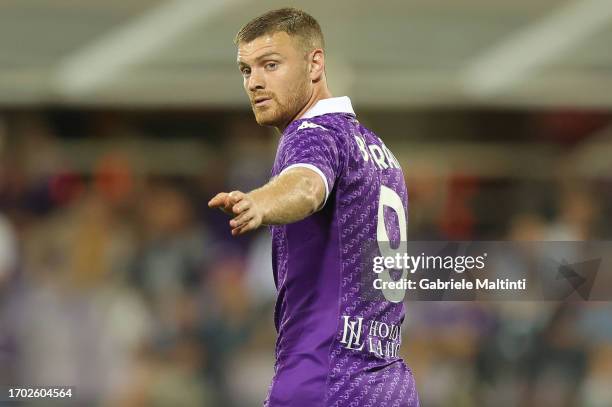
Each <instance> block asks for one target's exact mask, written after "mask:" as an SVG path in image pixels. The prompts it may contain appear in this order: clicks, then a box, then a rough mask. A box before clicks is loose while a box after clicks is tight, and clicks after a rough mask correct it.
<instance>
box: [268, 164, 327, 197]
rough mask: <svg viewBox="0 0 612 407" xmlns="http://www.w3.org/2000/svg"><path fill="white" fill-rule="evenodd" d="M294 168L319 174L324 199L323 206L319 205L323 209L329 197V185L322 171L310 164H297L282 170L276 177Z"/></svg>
mask: <svg viewBox="0 0 612 407" xmlns="http://www.w3.org/2000/svg"><path fill="white" fill-rule="evenodd" d="M296 167H302V168H308V169H309V170H312V171H314V172H316V173H317V174H319V176H320V177H321V178H322V179H323V183H324V184H325V199H324V200H323V205H321V207H324V206H325V203H326V202H327V198H328V197H329V184H328V183H327V177H326V176H325V174H323V171H321V170H320V169H319V168H318V167H316V166H314V165H312V164H308V163H297V164H291V165H290V166H288V167H287V168H285V169H284V170H282V171H281V172H280V174H278V175H281V174H282V173H283V172H285V171H287V170H290V169H291V168H296Z"/></svg>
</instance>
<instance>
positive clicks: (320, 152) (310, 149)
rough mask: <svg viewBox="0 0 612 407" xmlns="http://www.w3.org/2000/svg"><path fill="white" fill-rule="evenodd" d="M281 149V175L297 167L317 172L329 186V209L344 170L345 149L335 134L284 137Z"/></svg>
mask: <svg viewBox="0 0 612 407" xmlns="http://www.w3.org/2000/svg"><path fill="white" fill-rule="evenodd" d="M279 147H280V148H279V151H278V158H279V164H280V167H279V169H280V172H279V175H280V174H282V173H283V172H285V171H287V170H289V169H291V168H295V167H304V168H309V169H311V170H312V171H314V172H316V173H317V174H319V176H320V177H321V178H322V180H323V182H324V184H325V200H324V203H323V205H325V202H327V198H328V197H329V194H330V191H331V190H332V189H333V188H334V185H335V183H336V180H337V178H338V176H339V174H340V171H341V166H342V163H341V154H340V151H341V149H340V148H339V147H340V146H339V145H338V141H337V139H336V138H335V137H334V135H333V133H332V132H331V131H329V130H327V129H323V128H322V127H320V128H308V129H302V130H297V131H296V132H294V133H291V134H288V135H286V136H284V137H283V140H282V141H281V144H280V146H279Z"/></svg>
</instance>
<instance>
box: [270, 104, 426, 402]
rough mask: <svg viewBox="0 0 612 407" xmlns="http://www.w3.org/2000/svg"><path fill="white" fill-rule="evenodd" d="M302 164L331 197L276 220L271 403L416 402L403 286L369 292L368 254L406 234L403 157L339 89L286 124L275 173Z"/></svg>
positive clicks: (371, 274)
mask: <svg viewBox="0 0 612 407" xmlns="http://www.w3.org/2000/svg"><path fill="white" fill-rule="evenodd" d="M296 166H301V167H307V168H310V169H311V170H313V171H315V172H317V173H318V174H319V175H320V176H321V177H322V179H323V181H324V182H325V186H326V201H325V204H324V206H323V208H322V209H321V210H320V211H318V212H316V213H314V214H313V215H311V216H309V217H307V218H306V219H304V220H301V221H299V222H295V223H292V224H288V225H282V226H272V227H271V231H272V264H273V269H274V281H275V284H276V287H277V289H278V298H277V302H276V310H275V318H274V319H275V320H274V322H275V325H276V330H277V332H278V339H277V342H276V364H275V375H274V378H273V380H272V384H271V386H270V390H269V394H268V398H267V400H266V403H265V405H266V406H270V407H277V406H291V407H300V406H305V407H306V406H307V407H316V406H338V407H339V406H376V407H378V406H402V407H404V406H418V404H419V402H418V396H417V393H416V388H415V383H414V377H413V375H412V372H411V370H410V369H409V368H408V367H407V366H406V365H405V363H404V361H403V360H402V359H401V358H400V357H399V356H398V350H399V345H400V342H401V330H400V325H401V323H402V321H403V319H404V304H403V303H402V298H403V292H399V293H398V292H397V291H395V292H389V293H382V291H380V292H378V293H377V294H378V297H374V298H372V296H369V295H366V294H367V292H368V291H371V290H369V288H370V287H367V286H369V285H370V284H371V282H372V280H373V279H374V278H376V277H378V276H376V275H375V274H374V272H373V271H372V262H373V260H372V257H373V256H374V255H380V254H381V252H387V253H388V252H389V250H391V251H392V250H393V246H395V247H397V246H398V242H399V241H400V240H403V241H405V233H406V215H405V214H406V213H407V204H408V196H407V192H406V185H405V183H404V176H403V173H402V170H401V168H400V166H399V163H398V162H397V159H396V158H395V157H394V156H393V154H392V153H391V151H389V149H388V148H387V147H386V146H385V145H384V143H383V142H382V141H381V140H380V139H379V138H378V137H377V136H376V135H375V134H374V133H373V132H371V131H370V130H368V129H366V128H365V127H364V126H362V125H361V124H360V123H359V122H358V121H357V119H356V117H355V113H354V112H353V109H352V107H351V103H350V100H349V99H348V98H347V97H340V98H330V99H324V100H321V101H319V102H318V103H317V104H316V105H315V106H314V107H313V108H312V109H310V110H309V111H308V112H307V113H306V114H305V115H304V116H303V117H302V118H300V119H298V120H295V121H293V122H292V123H291V124H290V125H289V126H288V127H287V128H286V129H285V131H284V132H283V135H282V137H281V139H280V142H279V146H278V151H277V154H276V160H275V163H274V168H273V170H272V176H277V175H279V174H280V173H282V172H283V171H286V170H287V169H289V168H293V167H296ZM395 278H396V277H395Z"/></svg>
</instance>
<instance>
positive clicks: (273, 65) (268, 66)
mask: <svg viewBox="0 0 612 407" xmlns="http://www.w3.org/2000/svg"><path fill="white" fill-rule="evenodd" d="M277 67H278V64H277V63H276V62H268V63H267V64H266V69H276V68H277Z"/></svg>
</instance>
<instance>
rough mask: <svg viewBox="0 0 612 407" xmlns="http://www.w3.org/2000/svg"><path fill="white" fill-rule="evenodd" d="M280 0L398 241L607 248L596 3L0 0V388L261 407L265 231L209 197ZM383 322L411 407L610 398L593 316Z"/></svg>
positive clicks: (248, 179) (522, 313)
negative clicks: (302, 26)
mask: <svg viewBox="0 0 612 407" xmlns="http://www.w3.org/2000/svg"><path fill="white" fill-rule="evenodd" d="M288 4H289V5H296V6H298V7H300V6H301V7H304V8H305V10H306V11H308V12H310V13H312V14H313V15H314V16H315V17H316V18H317V19H318V20H319V22H320V23H321V25H322V27H323V30H324V32H325V35H326V39H327V61H328V69H327V70H328V81H329V83H330V86H331V89H332V92H333V93H334V94H335V95H344V94H346V95H349V96H350V97H351V98H352V101H353V105H354V107H355V109H356V111H357V113H358V115H359V117H360V119H361V120H362V122H364V123H365V124H366V125H367V126H369V127H370V128H372V129H373V130H374V131H376V132H377V133H378V134H379V135H380V136H381V137H382V138H383V139H384V140H385V142H386V144H387V145H388V146H389V147H390V148H391V149H392V150H393V151H394V152H395V155H396V156H397V157H398V158H399V159H400V161H401V163H402V167H403V169H404V172H405V174H406V178H407V183H408V188H409V194H410V205H409V206H410V210H409V236H410V238H412V239H422V240H427V239H464V240H470V239H474V240H475V239H482V240H484V239H488V240H589V239H599V240H609V239H610V238H611V237H612V229H611V226H612V225H611V223H612V199H611V198H612V120H611V119H612V48H610V44H612V2H611V1H609V0H583V1H570V2H565V1H563V2H561V1H553V0H538V1H527V0H515V1H512V2H507V1H506V2H490V1H485V0H453V1H439V0H435V1H431V0H411V1H406V2H404V1H385V2H379V3H372V2H366V1H348V0H341V1H335V2H330V1H319V0H312V1H309V2H303V3H301V4H300V3H295V2H293V3H292V2H278V1H239V0H235V1H221V0H217V1H213V0H205V1H204V0H202V1H156V0H130V1H118V0H105V1H101V0H95V1H94V0H90V1H77V0H2V1H1V2H0V384H7V385H8V384H21V385H72V386H75V387H76V394H77V395H78V397H79V398H80V400H81V401H82V402H83V403H84V404H86V405H113V406H115V405H123V406H140V405H158V406H163V405H169V406H192V405H193V406H197V405H199V406H202V405H204V406H247V407H248V406H256V405H260V403H261V400H262V399H263V398H264V396H265V393H266V391H267V386H268V384H269V380H270V377H271V375H272V365H273V345H274V339H275V332H274V328H273V322H272V307H273V301H274V297H275V292H274V287H273V281H272V275H271V269H270V267H271V266H270V258H269V256H270V253H269V252H270V242H269V238H268V233H267V231H266V230H265V229H264V230H261V231H259V232H258V233H255V234H252V235H251V236H248V237H245V238H240V239H232V238H231V237H230V234H229V229H228V227H227V223H226V222H227V219H226V218H225V217H224V216H223V215H222V214H221V213H217V212H213V211H210V210H208V208H207V207H206V202H207V201H208V199H209V198H210V197H211V196H212V195H213V194H214V193H216V192H218V191H223V190H232V189H242V190H249V189H252V188H254V187H256V186H258V185H260V184H262V183H264V182H266V181H267V179H268V177H269V169H270V167H271V163H272V160H273V157H274V153H275V146H276V141H277V135H276V134H275V133H274V131H272V130H270V129H265V128H260V127H258V126H257V125H256V124H255V122H254V120H253V118H252V114H251V112H250V110H249V106H248V104H247V100H246V98H245V96H244V94H243V90H242V87H241V86H242V82H241V77H240V75H239V73H238V71H237V69H236V67H235V48H234V46H233V44H232V39H233V36H234V34H235V32H236V31H237V30H238V28H239V27H240V26H241V25H242V24H243V23H244V22H246V21H247V20H248V19H250V18H252V17H254V16H255V15H258V14H260V13H261V12H263V11H266V10H268V9H272V8H277V7H280V6H285V5H288ZM604 272H606V273H607V272H610V270H604ZM403 332H404V343H403V346H402V348H403V356H404V358H405V359H406V361H407V362H408V364H409V365H410V366H411V367H412V368H413V370H414V372H415V375H416V377H417V384H418V388H419V391H420V394H421V399H422V405H423V406H489V405H496V406H518V405H520V406H542V405H549V406H602V407H603V406H610V405H612V387H610V382H611V381H612V307H611V306H610V304H609V303H595V302H588V303H569V304H559V303H552V302H537V303H534V302H532V303H526V302H520V303H519V302H499V303H493V302H488V303H475V302H472V303H460V302H455V303H451V302H446V303H445V302H436V303H434V302H427V303H419V302H409V303H408V309H407V320H406V323H405V327H404V331H403Z"/></svg>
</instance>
